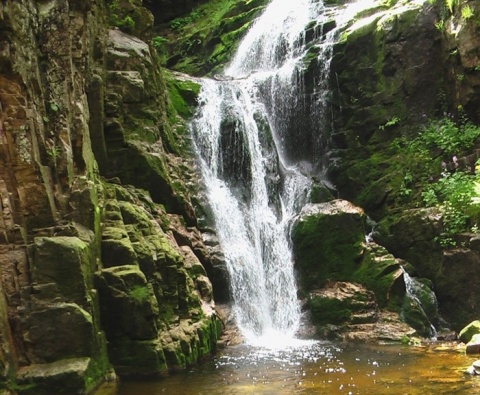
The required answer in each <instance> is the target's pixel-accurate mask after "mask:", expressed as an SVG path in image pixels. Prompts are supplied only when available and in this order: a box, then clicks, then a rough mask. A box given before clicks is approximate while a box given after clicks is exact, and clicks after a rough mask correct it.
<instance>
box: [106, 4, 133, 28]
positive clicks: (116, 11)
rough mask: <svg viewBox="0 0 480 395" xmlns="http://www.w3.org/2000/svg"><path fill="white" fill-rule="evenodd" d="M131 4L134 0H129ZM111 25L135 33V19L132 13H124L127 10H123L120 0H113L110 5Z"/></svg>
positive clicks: (109, 19)
mask: <svg viewBox="0 0 480 395" xmlns="http://www.w3.org/2000/svg"><path fill="white" fill-rule="evenodd" d="M128 1H129V3H130V4H133V0H128ZM108 11H109V18H108V21H109V23H110V25H112V26H116V27H118V28H119V29H120V30H122V31H123V32H125V33H133V31H134V30H135V21H134V20H133V18H132V17H131V16H130V15H124V13H125V11H124V10H122V8H121V6H120V3H119V0H113V1H111V2H110V3H109V5H108Z"/></svg>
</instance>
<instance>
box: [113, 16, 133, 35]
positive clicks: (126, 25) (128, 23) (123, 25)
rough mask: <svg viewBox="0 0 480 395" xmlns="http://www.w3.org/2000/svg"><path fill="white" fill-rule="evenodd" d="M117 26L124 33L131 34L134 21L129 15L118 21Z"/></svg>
mask: <svg viewBox="0 0 480 395" xmlns="http://www.w3.org/2000/svg"><path fill="white" fill-rule="evenodd" d="M117 26H118V27H119V28H120V30H122V31H124V32H126V33H132V32H133V30H134V29H135V21H134V20H133V18H132V17H131V16H130V15H127V16H126V17H124V18H123V19H120V20H119V21H118V23H117Z"/></svg>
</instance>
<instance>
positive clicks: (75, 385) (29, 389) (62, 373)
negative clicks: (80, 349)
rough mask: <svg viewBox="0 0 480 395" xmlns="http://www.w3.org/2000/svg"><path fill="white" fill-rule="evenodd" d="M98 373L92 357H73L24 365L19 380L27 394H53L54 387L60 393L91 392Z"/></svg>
mask: <svg viewBox="0 0 480 395" xmlns="http://www.w3.org/2000/svg"><path fill="white" fill-rule="evenodd" d="M96 373H97V372H96V369H95V366H94V362H93V361H92V360H91V359H90V358H71V359H62V360H59V361H56V362H52V363H48V364H36V365H30V366H27V367H22V368H20V369H19V372H18V379H17V380H18V384H19V385H20V386H21V387H23V388H24V389H23V388H22V390H21V393H22V394H25V395H39V394H51V393H52V388H55V393H56V394H58V395H69V394H77V393H79V391H81V392H82V393H89V392H90V391H91V390H92V389H93V386H92V380H98V377H95V374H96ZM113 377H114V376H113Z"/></svg>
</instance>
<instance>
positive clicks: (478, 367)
mask: <svg viewBox="0 0 480 395" xmlns="http://www.w3.org/2000/svg"><path fill="white" fill-rule="evenodd" d="M466 373H468V374H471V375H472V376H475V375H476V376H480V359H479V360H478V361H475V362H474V363H472V365H471V366H469V367H468V368H467V370H466Z"/></svg>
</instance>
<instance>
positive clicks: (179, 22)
mask: <svg viewBox="0 0 480 395" xmlns="http://www.w3.org/2000/svg"><path fill="white" fill-rule="evenodd" d="M201 15H202V14H201V12H200V11H199V10H198V9H195V10H193V11H192V12H191V13H190V14H189V15H187V16H184V17H181V18H175V19H174V20H172V21H171V22H170V27H171V28H172V29H180V28H182V27H184V26H187V25H190V24H191V23H193V22H195V21H197V20H198V19H199V18H200V16H201Z"/></svg>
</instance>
